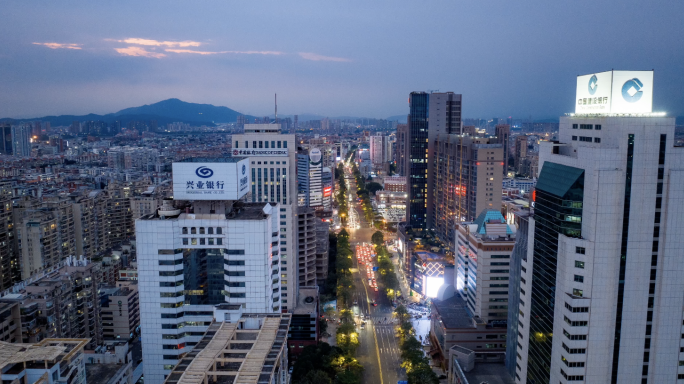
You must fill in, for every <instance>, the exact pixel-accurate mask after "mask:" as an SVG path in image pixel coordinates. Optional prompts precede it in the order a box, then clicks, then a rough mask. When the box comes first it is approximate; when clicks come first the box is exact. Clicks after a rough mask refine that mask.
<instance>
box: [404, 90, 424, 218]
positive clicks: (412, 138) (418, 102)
mask: <svg viewBox="0 0 684 384" xmlns="http://www.w3.org/2000/svg"><path fill="white" fill-rule="evenodd" d="M429 99H430V95H429V94H427V93H425V92H411V95H410V97H409V104H410V114H409V116H408V142H409V145H408V148H407V150H408V152H409V153H408V159H407V160H408V170H407V171H408V186H409V207H408V222H409V225H410V226H411V227H412V228H413V229H418V230H424V229H426V228H427V193H428V192H427V189H428V106H429Z"/></svg>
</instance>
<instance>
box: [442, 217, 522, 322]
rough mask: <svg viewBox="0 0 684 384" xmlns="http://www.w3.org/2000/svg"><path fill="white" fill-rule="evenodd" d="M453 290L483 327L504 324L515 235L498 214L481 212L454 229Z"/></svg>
mask: <svg viewBox="0 0 684 384" xmlns="http://www.w3.org/2000/svg"><path fill="white" fill-rule="evenodd" d="M456 233H457V240H456V281H455V284H454V285H455V289H456V292H457V293H458V295H459V296H461V298H462V299H463V300H464V301H465V302H466V306H467V308H468V311H469V312H470V313H471V314H472V315H473V316H477V317H479V318H481V319H482V320H483V321H484V322H485V323H486V324H501V323H503V324H505V323H506V317H507V313H508V285H509V279H510V258H511V252H512V251H513V245H514V244H515V234H514V231H513V228H511V227H510V226H509V225H508V224H506V221H505V219H504V217H503V215H501V212H500V211H498V210H493V209H492V210H484V211H482V213H480V215H479V216H478V217H477V219H476V220H475V221H473V222H463V223H461V224H459V225H458V227H457V228H456Z"/></svg>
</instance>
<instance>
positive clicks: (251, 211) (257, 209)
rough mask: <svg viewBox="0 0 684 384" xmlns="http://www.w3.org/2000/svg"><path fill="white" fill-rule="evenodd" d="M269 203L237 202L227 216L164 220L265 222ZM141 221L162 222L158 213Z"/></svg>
mask: <svg viewBox="0 0 684 384" xmlns="http://www.w3.org/2000/svg"><path fill="white" fill-rule="evenodd" d="M266 205H271V207H272V206H273V204H269V203H244V202H235V204H234V205H233V207H232V209H230V211H228V213H226V214H222V213H181V214H179V215H178V216H176V217H165V218H164V220H176V219H180V220H263V219H266V218H267V217H268V215H267V214H266V213H265V212H264V207H265V206H266ZM139 220H161V217H160V216H159V214H158V213H157V212H155V213H150V214H149V215H144V216H141V217H140V218H139Z"/></svg>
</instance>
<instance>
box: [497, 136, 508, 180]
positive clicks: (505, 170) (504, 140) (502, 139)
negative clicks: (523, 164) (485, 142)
mask: <svg viewBox="0 0 684 384" xmlns="http://www.w3.org/2000/svg"><path fill="white" fill-rule="evenodd" d="M495 129H496V142H497V143H500V144H502V145H503V161H504V166H503V174H504V176H505V175H506V174H507V173H508V158H509V157H510V156H511V151H510V147H511V146H510V143H509V140H510V137H511V126H510V125H508V124H497V125H496V127H495Z"/></svg>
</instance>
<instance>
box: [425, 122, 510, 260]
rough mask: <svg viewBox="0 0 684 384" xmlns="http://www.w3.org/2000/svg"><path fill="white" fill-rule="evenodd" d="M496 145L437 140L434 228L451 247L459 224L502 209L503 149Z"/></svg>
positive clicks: (456, 137)
mask: <svg viewBox="0 0 684 384" xmlns="http://www.w3.org/2000/svg"><path fill="white" fill-rule="evenodd" d="M492 141H493V140H491V139H490V138H481V137H472V136H461V135H448V134H440V135H438V136H437V137H435V139H434V152H435V154H434V156H433V161H434V164H433V166H432V171H433V175H432V179H433V180H434V188H433V189H432V190H431V191H430V195H431V196H432V205H430V208H429V209H430V213H431V215H430V218H431V222H430V228H433V229H434V230H435V234H436V235H437V237H438V238H440V239H441V240H442V241H444V242H445V243H447V244H450V247H451V246H453V244H454V228H456V226H457V224H458V223H459V222H461V221H472V220H475V218H476V217H477V216H478V215H479V214H480V213H481V212H482V211H483V210H485V209H500V208H501V185H502V179H503V176H502V171H501V168H502V167H503V165H502V164H503V148H502V145H501V144H491V142H492Z"/></svg>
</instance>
